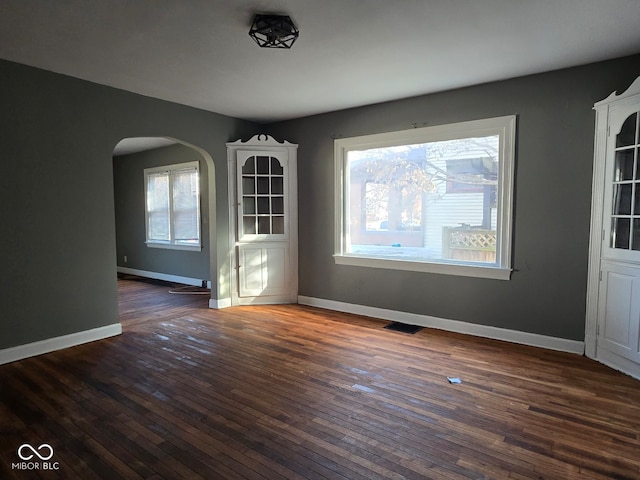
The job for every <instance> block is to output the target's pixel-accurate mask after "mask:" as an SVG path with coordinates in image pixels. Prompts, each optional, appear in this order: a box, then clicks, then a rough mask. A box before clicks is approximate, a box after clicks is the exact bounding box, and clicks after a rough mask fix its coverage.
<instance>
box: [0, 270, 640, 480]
mask: <svg viewBox="0 0 640 480" xmlns="http://www.w3.org/2000/svg"><path fill="white" fill-rule="evenodd" d="M119 285H120V293H121V297H120V312H121V321H122V325H123V328H124V332H123V334H122V335H121V336H118V337H115V338H111V339H107V340H102V341H99V342H94V343H91V344H86V345H82V346H78V347H74V348H70V349H66V350H62V351H58V352H54V353H50V354H47V355H42V356H39V357H35V358H30V359H26V360H23V361H19V362H14V363H12V364H8V365H4V366H0V478H3V479H5V478H6V479H27V478H46V479H54V478H60V479H73V478H78V479H93V478H107V479H111V478H113V479H137V478H147V479H161V478H164V479H207V480H209V479H218V478H230V479H235V478H239V479H261V480H262V479H266V480H277V479H292V478H297V479H325V478H328V479H348V480H353V479H363V480H365V479H366V480H369V479H402V478H409V479H422V478H433V479H502V478H510V479H581V480H582V479H605V478H613V479H640V382H639V381H637V380H633V379H632V378H630V377H627V376H625V375H622V374H620V373H618V372H615V371H613V370H611V369H609V368H607V367H604V366H603V365H600V364H598V363H596V362H593V361H591V360H588V359H586V358H584V357H579V356H577V355H572V354H564V353H559V352H552V351H547V350H542V349H537V348H532V347H526V346H519V345H513V344H509V343H504V342H499V341H493V340H485V339H480V338H474V337H468V336H464V335H458V334H453V333H447V332H442V331H437V330H431V329H423V330H421V331H419V332H418V333H416V334H414V335H410V334H405V333H399V332H393V331H389V330H386V329H384V328H383V327H384V326H385V325H386V324H387V323H388V322H384V321H379V320H375V319H370V318H365V317H359V316H353V315H346V314H340V313H335V312H330V311H323V310H320V309H314V308H310V307H304V306H298V305H282V306H262V307H237V308H229V309H225V310H218V311H216V310H210V309H208V308H207V300H208V297H207V296H204V295H202V296H197V295H195V296H187V295H172V294H169V293H167V291H168V287H167V286H166V284H161V283H158V282H143V281H137V280H134V279H124V280H120V281H119ZM447 376H453V377H460V378H461V379H462V383H461V384H459V385H453V384H450V383H449V382H448V381H447V378H446V377H447ZM25 443H27V444H30V445H32V446H34V447H38V446H40V445H42V444H49V445H51V447H52V448H53V449H54V455H53V457H52V458H51V459H50V460H49V462H50V464H51V465H52V466H53V465H54V464H53V463H52V462H55V465H57V466H58V469H57V470H51V469H48V470H42V469H39V470H19V469H17V468H12V467H15V464H16V463H17V462H20V460H19V458H18V456H17V450H18V448H19V447H20V445H22V444H25ZM43 448H44V450H41V451H40V453H46V447H43ZM25 452H26V453H29V451H28V450H25ZM25 452H23V453H25ZM34 458H35V457H34ZM35 460H38V459H37V458H36V459H35ZM32 461H34V460H32ZM40 463H42V462H40Z"/></svg>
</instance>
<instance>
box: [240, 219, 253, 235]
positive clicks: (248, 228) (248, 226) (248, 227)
mask: <svg viewBox="0 0 640 480" xmlns="http://www.w3.org/2000/svg"><path fill="white" fill-rule="evenodd" d="M242 231H243V233H244V234H245V235H255V234H256V217H254V216H245V217H242Z"/></svg>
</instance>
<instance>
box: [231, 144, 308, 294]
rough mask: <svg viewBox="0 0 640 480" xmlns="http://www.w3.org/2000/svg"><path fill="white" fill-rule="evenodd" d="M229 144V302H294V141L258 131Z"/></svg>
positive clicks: (295, 260)
mask: <svg viewBox="0 0 640 480" xmlns="http://www.w3.org/2000/svg"><path fill="white" fill-rule="evenodd" d="M227 148H228V159H229V191H230V195H231V197H232V202H231V204H232V205H233V206H234V207H233V209H231V210H230V223H231V230H232V232H233V233H232V235H233V236H232V238H231V241H232V245H233V251H232V252H231V263H232V266H233V267H232V272H231V288H232V292H231V303H232V305H246V304H260V303H263V304H264V303H292V302H297V288H298V287H297V278H298V276H297V268H298V265H297V218H296V217H297V200H296V198H297V195H296V194H297V191H296V190H297V189H296V158H297V157H296V148H297V145H293V144H291V143H288V142H284V143H279V142H277V141H275V140H274V139H273V138H271V137H269V136H266V135H259V136H256V137H254V138H252V139H251V140H249V141H248V142H246V143H244V142H241V141H238V142H233V143H229V144H227Z"/></svg>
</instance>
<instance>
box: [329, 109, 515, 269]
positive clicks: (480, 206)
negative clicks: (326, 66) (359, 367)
mask: <svg viewBox="0 0 640 480" xmlns="http://www.w3.org/2000/svg"><path fill="white" fill-rule="evenodd" d="M514 141H515V117H514V116H509V117H500V118H494V119H487V120H479V121H472V122H464V123H459V124H453V125H445V126H438V127H428V128H421V129H413V130H407V131H402V132H392V133H386V134H377V135H367V136H363V137H356V138H347V139H339V140H336V142H335V147H336V174H337V176H336V182H337V191H338V192H339V194H338V195H337V196H336V208H337V212H336V213H337V215H336V218H337V221H336V254H335V258H336V262H337V263H340V264H349V265H360V266H375V267H382V268H397V269H403V270H418V271H433V272H438V273H451V274H457V275H468V276H482V277H490V278H502V279H508V278H509V274H510V260H511V257H510V246H511V223H512V222H511V210H512V185H513V152H514Z"/></svg>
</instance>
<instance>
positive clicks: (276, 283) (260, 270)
mask: <svg viewBox="0 0 640 480" xmlns="http://www.w3.org/2000/svg"><path fill="white" fill-rule="evenodd" d="M238 259H239V265H238V272H239V290H240V297H260V296H269V295H284V294H286V293H287V289H288V286H289V282H288V271H289V266H288V261H287V259H288V248H287V246H286V244H284V243H273V244H270V245H266V244H264V243H261V244H259V245H257V244H249V245H241V246H239V247H238Z"/></svg>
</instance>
